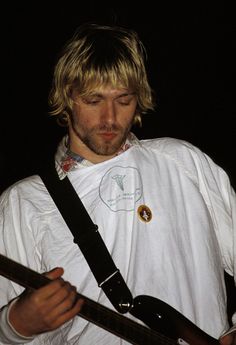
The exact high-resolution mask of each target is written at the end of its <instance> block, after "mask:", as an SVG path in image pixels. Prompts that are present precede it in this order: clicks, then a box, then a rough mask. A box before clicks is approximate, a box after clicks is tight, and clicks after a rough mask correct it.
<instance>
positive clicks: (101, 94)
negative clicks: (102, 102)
mask: <svg viewBox="0 0 236 345" xmlns="http://www.w3.org/2000/svg"><path fill="white" fill-rule="evenodd" d="M132 95H135V92H124V93H121V94H119V95H117V96H115V98H120V97H126V96H132ZM86 97H99V98H103V97H106V95H104V94H103V93H99V92H94V93H90V94H88V95H86V96H85V98H86Z"/></svg>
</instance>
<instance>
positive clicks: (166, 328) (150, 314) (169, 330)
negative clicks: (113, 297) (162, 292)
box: [130, 295, 219, 345]
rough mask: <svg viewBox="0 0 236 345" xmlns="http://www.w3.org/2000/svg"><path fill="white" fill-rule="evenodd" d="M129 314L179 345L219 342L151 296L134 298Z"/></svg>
mask: <svg viewBox="0 0 236 345" xmlns="http://www.w3.org/2000/svg"><path fill="white" fill-rule="evenodd" d="M130 313H131V314H132V315H133V316H135V317H136V318H138V319H139V320H141V321H143V322H144V323H145V324H146V325H147V326H148V327H150V328H151V329H153V330H155V331H157V332H160V333H162V334H163V335H165V336H167V337H169V338H171V339H173V340H175V341H177V343H179V344H190V345H210V344H212V345H213V344H219V342H218V341H217V340H216V339H214V338H212V337H210V336H209V335H208V334H206V333H205V332H203V331H202V330H200V328H198V327H197V326H196V325H194V324H193V323H192V322H191V321H190V320H188V319H187V318H186V317H184V316H183V315H182V314H181V313H179V312H178V311H177V310H176V309H174V308H172V307H171V306H170V305H169V304H167V303H165V302H163V301H161V300H159V299H157V298H155V297H151V296H146V295H140V296H137V297H136V298H134V306H133V308H132V309H131V311H130Z"/></svg>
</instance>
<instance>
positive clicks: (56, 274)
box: [44, 267, 64, 280]
mask: <svg viewBox="0 0 236 345" xmlns="http://www.w3.org/2000/svg"><path fill="white" fill-rule="evenodd" d="M63 273H64V269H63V268H62V267H55V268H53V269H52V270H51V271H49V272H46V273H44V275H45V276H46V277H47V278H49V279H51V280H54V279H57V278H60V277H61V276H62V275H63Z"/></svg>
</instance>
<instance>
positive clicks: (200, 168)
mask: <svg viewBox="0 0 236 345" xmlns="http://www.w3.org/2000/svg"><path fill="white" fill-rule="evenodd" d="M140 143H141V146H142V147H143V149H144V150H145V149H146V150H147V151H149V152H152V153H153V154H154V155H155V156H158V157H160V158H162V159H165V160H166V161H172V162H173V163H174V164H175V165H176V166H178V168H179V169H180V170H182V172H184V173H186V174H188V175H189V177H191V178H192V179H193V180H195V182H197V181H199V179H201V178H204V179H207V180H212V179H213V180H215V182H216V180H217V181H218V183H219V184H221V183H222V182H223V181H224V182H225V181H227V180H228V175H227V174H226V172H225V171H224V169H223V168H222V167H220V166H219V165H217V164H216V163H215V162H214V160H213V159H212V158H211V157H210V156H209V155H208V154H206V153H205V152H203V151H202V150H201V149H200V148H198V147H197V146H195V145H193V144H192V143H190V142H188V141H185V140H181V139H175V138H170V137H162V138H156V139H147V140H141V141H140ZM227 183H228V181H227Z"/></svg>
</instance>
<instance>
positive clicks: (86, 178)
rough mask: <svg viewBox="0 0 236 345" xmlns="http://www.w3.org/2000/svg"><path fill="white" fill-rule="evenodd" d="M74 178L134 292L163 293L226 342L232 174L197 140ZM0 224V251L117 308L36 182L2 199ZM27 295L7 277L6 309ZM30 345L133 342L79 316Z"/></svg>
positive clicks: (120, 159) (147, 145)
mask: <svg viewBox="0 0 236 345" xmlns="http://www.w3.org/2000/svg"><path fill="white" fill-rule="evenodd" d="M61 149H63V147H61V148H60V150H61ZM68 177H69V179H70V181H71V182H72V184H73V186H74V188H75V189H76V191H77V192H78V193H79V195H80V197H81V199H82V201H83V203H84V205H85V206H86V208H87V210H88V211H89V213H90V216H91V218H92V219H93V221H94V223H96V224H98V226H99V231H100V233H101V235H102V237H103V239H104V241H105V243H106V245H107V247H108V249H109V251H110V253H111V254H112V256H113V259H114V261H115V263H116V265H117V267H118V268H119V269H120V271H121V273H122V275H123V277H124V279H125V280H126V282H127V284H128V286H129V288H130V290H131V291H132V293H133V296H134V297H135V296H137V295H140V294H146V295H151V296H154V297H157V298H159V299H161V300H163V301H165V302H167V303H168V304H170V305H172V306H173V307H174V308H176V309H177V310H179V311H180V312H181V313H182V314H184V315H185V316H186V317H188V318H189V319H190V320H192V321H193V322H194V323H195V324H196V325H197V326H198V327H200V328H201V329H202V330H204V331H205V332H206V333H207V334H209V335H211V336H213V337H215V338H219V337H220V335H221V334H223V332H225V331H226V330H227V329H228V323H227V315H226V291H225V286H224V275H223V269H225V270H226V271H227V272H228V273H229V274H231V275H233V271H234V267H235V260H236V254H235V249H234V243H235V234H236V231H235V230H236V229H235V219H236V201H235V193H234V191H233V190H232V188H231V187H230V184H229V180H228V177H227V175H226V174H225V172H224V171H223V170H222V169H221V168H219V167H218V166H216V165H215V164H214V163H213V162H212V160H211V159H210V158H209V157H207V156H206V155H205V154H203V153H202V152H200V151H199V150H198V149H197V148H196V147H193V146H192V145H191V144H189V143H187V142H184V141H180V140H176V139H171V138H162V139H153V140H144V141H140V143H139V144H136V145H134V146H132V147H131V148H130V149H129V150H127V151H125V152H124V153H122V154H121V155H119V156H117V157H115V158H113V159H111V160H108V161H106V162H103V163H99V164H96V165H93V166H89V167H84V168H82V169H78V170H75V171H71V172H69V173H68ZM68 202H69V201H68ZM140 205H146V206H148V207H149V208H150V209H151V212H152V219H151V221H150V222H147V223H145V222H143V221H142V220H141V219H140V217H139V216H138V213H137V209H138V207H139V206H140ZM78 217H79V214H78ZM0 222H1V224H0V231H1V234H0V252H1V253H2V254H4V255H6V256H8V257H11V258H13V259H14V260H16V261H18V262H21V263H22V264H24V265H26V266H29V267H31V268H33V269H34V270H36V271H38V272H44V271H48V270H50V269H52V268H53V267H55V266H62V267H64V269H65V274H64V277H65V279H67V280H69V281H70V282H72V283H73V284H74V285H76V286H77V287H78V291H79V292H80V293H82V294H84V295H85V296H88V297H90V298H91V299H93V300H95V301H98V302H99V303H101V304H104V305H107V306H109V307H110V308H112V307H111V304H110V303H109V301H108V300H107V298H106V297H105V296H104V294H103V292H102V291H101V290H100V289H99V288H98V287H97V283H96V281H95V279H94V278H93V276H92V273H91V272H90V270H89V268H88V266H87V263H86V261H85V259H84V257H83V255H82V254H81V252H80V250H79V249H78V247H77V245H76V244H74V243H73V239H72V235H71V233H70V231H69V229H68V228H67V227H66V225H65V223H64V220H63V219H62V218H61V216H60V214H59V212H58V210H57V209H56V207H55V205H54V203H53V201H52V200H51V198H50V196H49V195H48V193H47V191H46V188H45V186H44V185H43V183H42V181H41V179H40V178H39V177H38V176H32V177H29V178H27V179H24V180H22V181H20V182H18V183H16V184H15V185H14V186H12V187H11V188H9V189H8V190H7V191H5V192H4V193H3V195H2V198H1V208H0ZM21 292H22V288H21V287H20V286H19V285H17V284H14V283H12V282H10V281H8V280H6V279H5V278H0V306H1V305H4V304H6V303H8V301H9V300H10V299H12V298H14V297H15V296H17V295H18V294H20V293H21ZM0 327H1V326H0ZM0 333H1V328H0ZM0 337H1V336H0ZM0 339H1V338H0ZM5 343H7V342H5ZM0 344H4V341H3V340H2V342H1V343H0ZM28 344H34V345H36V344H52V345H53V344H55V345H59V344H61V345H62V344H63V345H64V344H80V345H85V344H86V345H90V344H96V345H99V344H100V345H108V344H109V345H110V344H114V345H115V344H117V345H118V344H126V342H125V341H121V340H120V339H118V338H117V337H115V336H113V335H112V334H110V333H109V332H106V331H104V330H102V329H100V328H98V327H96V326H94V325H93V324H91V323H88V322H87V321H85V320H83V319H82V318H79V317H75V318H74V320H73V321H72V322H68V323H67V324H65V325H64V326H63V327H61V328H60V329H58V330H56V331H54V332H51V333H46V334H42V335H40V336H38V337H36V338H35V339H34V340H33V341H32V342H30V343H28Z"/></svg>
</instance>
